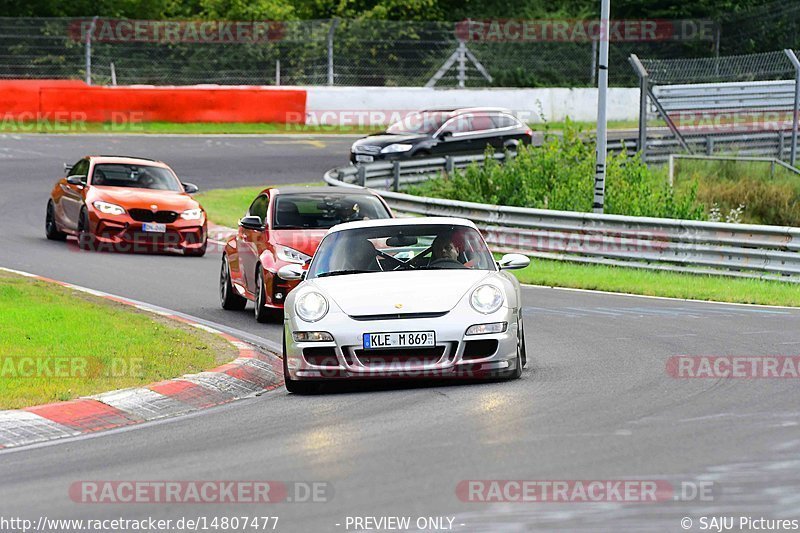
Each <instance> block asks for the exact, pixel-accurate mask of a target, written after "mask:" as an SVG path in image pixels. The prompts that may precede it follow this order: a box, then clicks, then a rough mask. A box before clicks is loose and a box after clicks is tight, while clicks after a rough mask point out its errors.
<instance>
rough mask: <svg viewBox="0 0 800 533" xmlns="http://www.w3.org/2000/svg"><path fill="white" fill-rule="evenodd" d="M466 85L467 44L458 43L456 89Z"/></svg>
mask: <svg viewBox="0 0 800 533" xmlns="http://www.w3.org/2000/svg"><path fill="white" fill-rule="evenodd" d="M466 85H467V43H465V42H464V41H458V88H459V89H463V88H464V87H465V86H466Z"/></svg>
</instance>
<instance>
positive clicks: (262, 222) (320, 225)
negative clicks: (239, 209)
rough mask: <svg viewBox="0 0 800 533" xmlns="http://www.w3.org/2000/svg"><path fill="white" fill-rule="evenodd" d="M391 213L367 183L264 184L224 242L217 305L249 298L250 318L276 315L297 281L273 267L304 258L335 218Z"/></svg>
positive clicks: (239, 304) (231, 305)
mask: <svg viewBox="0 0 800 533" xmlns="http://www.w3.org/2000/svg"><path fill="white" fill-rule="evenodd" d="M392 216H393V215H392V212H391V210H390V209H389V206H388V205H386V202H385V201H384V200H383V198H381V197H380V196H378V195H376V194H374V193H372V192H371V191H369V190H367V189H336V188H331V187H291V188H284V187H281V188H280V189H278V188H268V189H264V190H263V191H261V193H260V194H259V195H258V196H257V197H256V199H255V200H253V203H252V204H250V208H249V209H248V210H247V213H246V214H245V216H244V217H243V218H242V219H241V220H240V221H239V232H238V233H237V234H236V235H234V236H232V237H231V238H230V239H228V242H227V243H226V244H225V250H224V252H223V254H222V269H221V271H220V287H219V290H220V301H221V304H222V308H223V309H236V310H241V309H244V308H245V306H246V305H247V301H248V300H252V301H253V302H255V315H256V320H258V321H259V322H267V321H269V320H271V319H275V320H277V319H279V318H280V317H281V315H282V313H283V302H284V300H285V299H286V295H287V294H288V292H289V291H290V290H292V289H293V288H294V287H295V286H297V284H298V283H300V282H299V281H285V280H282V279H280V278H279V277H278V276H277V272H278V269H280V268H281V267H282V266H285V265H288V264H290V263H296V264H301V265H304V264H306V263H308V262H309V261H310V260H311V256H313V255H314V252H315V251H316V250H317V246H319V243H320V241H321V240H322V237H324V236H325V234H326V233H327V231H328V229H329V228H331V227H333V226H335V225H336V224H341V223H342V222H350V221H354V220H366V219H379V218H392Z"/></svg>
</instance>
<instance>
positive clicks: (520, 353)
mask: <svg viewBox="0 0 800 533" xmlns="http://www.w3.org/2000/svg"><path fill="white" fill-rule="evenodd" d="M524 354H525V336H524V335H523V332H522V319H517V357H516V360H515V363H516V368H515V369H514V370H511V371H509V372H508V373H507V374H505V375H504V376H503V377H502V378H501V379H502V380H503V381H512V380H515V379H519V378H521V377H522V367H523V366H524V365H525V359H524Z"/></svg>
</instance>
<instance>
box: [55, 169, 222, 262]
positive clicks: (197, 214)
mask: <svg viewBox="0 0 800 533" xmlns="http://www.w3.org/2000/svg"><path fill="white" fill-rule="evenodd" d="M66 169H67V175H66V176H65V177H64V178H62V179H60V180H59V181H58V183H56V186H55V187H54V188H53V190H52V192H51V193H50V201H48V202H47V215H46V219H45V231H46V234H47V238H48V239H51V240H59V241H63V240H65V239H66V238H67V236H68V235H74V236H75V237H77V238H78V244H79V245H80V247H81V248H83V249H94V250H109V251H123V252H125V251H127V252H132V251H159V250H182V251H183V252H184V254H185V255H192V256H202V255H203V254H205V253H206V241H207V236H208V228H207V222H206V213H205V211H204V210H203V208H202V206H201V205H200V204H199V203H198V202H197V200H195V199H193V198H192V197H191V196H190V194H191V193H195V192H197V186H196V185H193V184H191V183H181V181H180V180H179V179H178V177H177V176H176V175H175V173H174V172H173V171H172V169H171V168H169V166H167V165H166V164H164V163H162V162H160V161H153V160H150V159H143V158H138V157H118V156H87V157H84V158H83V159H81V160H80V161H78V162H77V163H75V164H74V165H72V166H71V167H66Z"/></svg>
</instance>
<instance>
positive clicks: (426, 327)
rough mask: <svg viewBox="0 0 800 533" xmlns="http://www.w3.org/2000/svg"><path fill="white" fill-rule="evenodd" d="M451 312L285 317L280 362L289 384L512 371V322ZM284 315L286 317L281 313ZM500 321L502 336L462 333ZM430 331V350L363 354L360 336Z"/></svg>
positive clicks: (506, 312) (502, 315)
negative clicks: (319, 336)
mask: <svg viewBox="0 0 800 533" xmlns="http://www.w3.org/2000/svg"><path fill="white" fill-rule="evenodd" d="M455 314H456V313H455V312H451V313H448V314H446V315H444V316H441V317H436V318H409V319H390V320H355V319H353V318H351V317H349V316H347V315H345V314H342V313H332V314H329V315H327V316H326V317H324V318H323V319H322V320H320V321H319V322H315V323H313V324H309V323H306V322H303V321H302V320H299V319H298V318H297V317H294V316H291V317H288V316H287V318H286V319H285V322H284V325H285V327H284V335H285V336H286V358H287V359H286V362H287V367H288V370H289V375H290V377H291V379H293V380H299V381H302V380H314V381H316V380H325V379H369V378H406V379H425V378H463V379H470V378H481V377H496V376H498V375H503V374H506V373H508V372H509V371H513V370H514V369H515V368H516V364H517V360H516V355H517V321H516V317H515V316H514V312H513V311H512V310H510V309H507V308H502V309H501V310H499V311H498V312H496V313H493V314H492V315H477V313H475V314H474V316H469V317H461V318H456V317H455V316H453V315H455ZM287 315H288V313H287ZM493 322H506V323H507V327H506V329H505V331H504V332H502V333H489V334H481V335H469V336H467V335H465V332H466V330H467V328H469V327H470V326H472V325H474V324H483V323H493ZM293 331H325V332H328V333H330V334H331V335H332V336H333V338H334V340H333V341H332V342H296V341H295V340H294V336H293V335H292V332H293ZM410 331H435V332H436V346H435V349H429V348H426V349H413V348H405V349H404V348H396V349H375V350H364V348H363V341H362V338H363V334H365V333H393V332H397V333H400V332H410Z"/></svg>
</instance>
